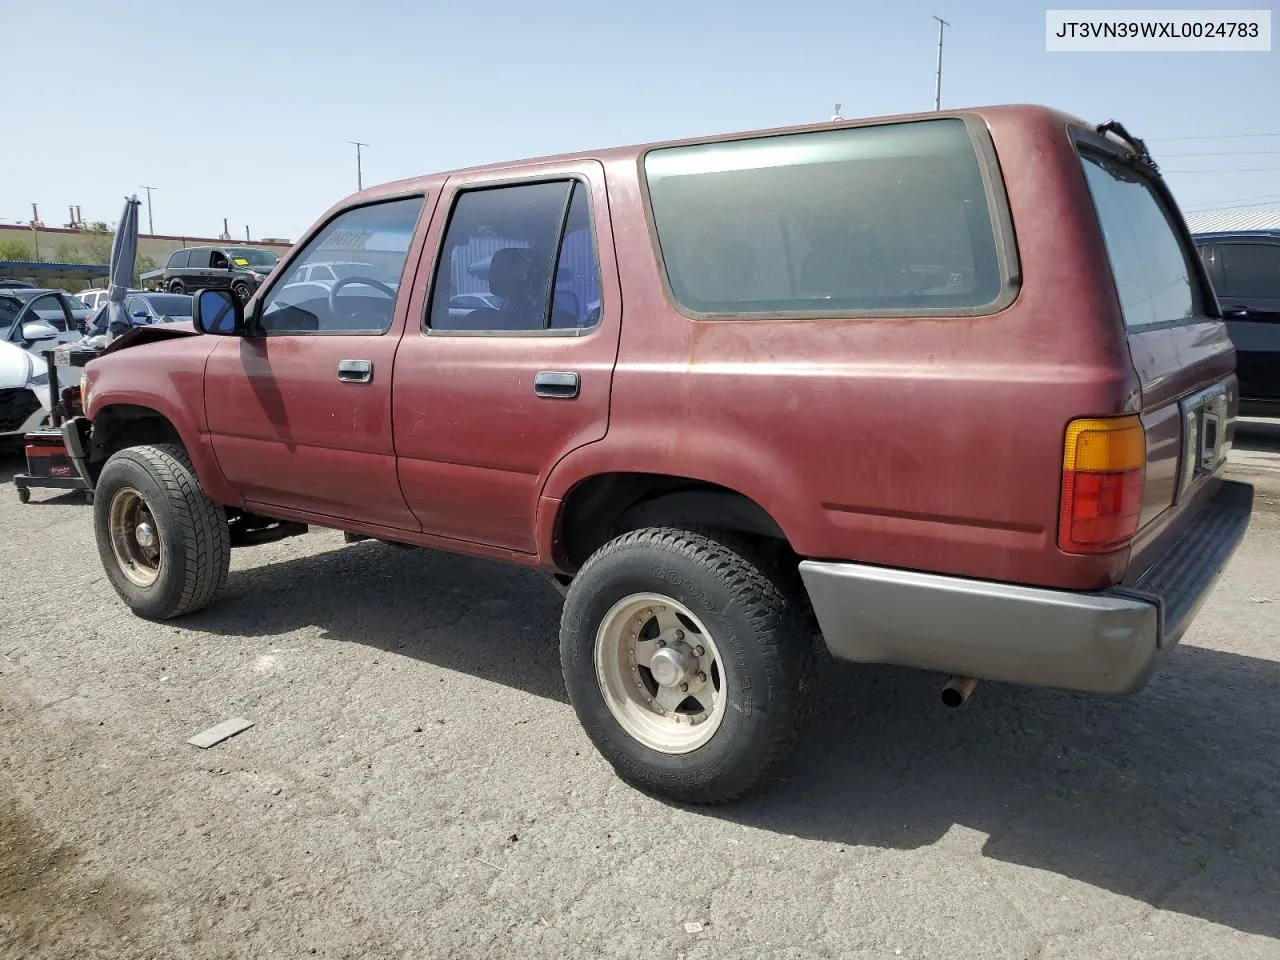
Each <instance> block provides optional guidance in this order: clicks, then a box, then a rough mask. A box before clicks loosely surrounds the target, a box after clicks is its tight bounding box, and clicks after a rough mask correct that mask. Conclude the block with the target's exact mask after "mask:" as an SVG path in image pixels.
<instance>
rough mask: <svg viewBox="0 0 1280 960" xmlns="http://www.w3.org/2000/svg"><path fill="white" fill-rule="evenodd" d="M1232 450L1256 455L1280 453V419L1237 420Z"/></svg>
mask: <svg viewBox="0 0 1280 960" xmlns="http://www.w3.org/2000/svg"><path fill="white" fill-rule="evenodd" d="M1232 449H1235V450H1247V451H1250V452H1255V453H1280V419H1274V420H1263V419H1259V418H1254V419H1251V420H1237V421H1236V435H1235V440H1234V441H1233V443H1232Z"/></svg>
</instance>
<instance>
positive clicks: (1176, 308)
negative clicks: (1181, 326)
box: [1081, 153, 1199, 329]
mask: <svg viewBox="0 0 1280 960" xmlns="http://www.w3.org/2000/svg"><path fill="white" fill-rule="evenodd" d="M1081 162H1082V163H1083V164H1084V175H1085V179H1086V180H1087V181H1088V184H1089V193H1090V194H1091V195H1092V197H1093V205H1094V208H1095V209H1096V210H1097V213H1098V225H1099V226H1100V227H1101V228H1102V237H1103V241H1104V243H1105V244H1106V248H1107V257H1108V259H1109V260H1110V261H1111V273H1112V276H1113V277H1114V278H1115V286H1116V295H1117V296H1118V297H1119V299H1120V308H1121V311H1122V312H1123V314H1124V323H1125V326H1126V327H1127V328H1130V329H1132V328H1135V327H1147V326H1151V325H1152V324H1157V323H1175V322H1178V321H1181V320H1187V319H1190V318H1191V317H1193V316H1195V315H1196V313H1197V311H1198V306H1199V305H1198V301H1199V297H1198V295H1197V289H1198V287H1197V284H1198V281H1197V280H1195V279H1193V278H1194V277H1196V273H1195V271H1194V270H1193V269H1192V266H1191V254H1190V252H1189V251H1188V250H1187V249H1186V248H1185V247H1184V245H1183V243H1182V241H1181V239H1179V237H1178V233H1177V231H1176V230H1175V229H1174V226H1173V221H1172V220H1171V219H1170V215H1169V211H1168V210H1167V209H1166V208H1165V205H1164V202H1163V200H1162V199H1161V198H1160V197H1159V196H1158V195H1157V193H1156V190H1155V188H1154V185H1153V184H1152V182H1151V179H1150V177H1148V176H1147V175H1146V174H1145V173H1142V172H1141V171H1139V170H1137V169H1134V168H1133V167H1131V166H1130V165H1129V164H1127V163H1122V162H1121V161H1119V160H1115V159H1112V158H1110V157H1102V156H1098V155H1095V154H1092V153H1085V154H1082V155H1081Z"/></svg>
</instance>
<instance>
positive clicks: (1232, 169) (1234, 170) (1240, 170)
mask: <svg viewBox="0 0 1280 960" xmlns="http://www.w3.org/2000/svg"><path fill="white" fill-rule="evenodd" d="M1278 171H1280V167H1217V168H1215V169H1212V170H1165V171H1163V172H1164V173H1276V172H1278Z"/></svg>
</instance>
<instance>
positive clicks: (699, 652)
mask: <svg viewBox="0 0 1280 960" xmlns="http://www.w3.org/2000/svg"><path fill="white" fill-rule="evenodd" d="M706 652H707V648H706V647H704V646H703V645H702V644H698V645H697V646H696V647H694V648H693V655H694V656H695V657H701V656H704V655H705V654H706Z"/></svg>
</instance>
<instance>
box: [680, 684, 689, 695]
mask: <svg viewBox="0 0 1280 960" xmlns="http://www.w3.org/2000/svg"><path fill="white" fill-rule="evenodd" d="M680 692H681V693H688V692H689V685H688V684H687V683H682V684H680Z"/></svg>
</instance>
